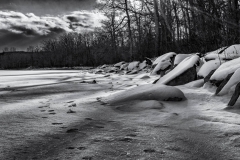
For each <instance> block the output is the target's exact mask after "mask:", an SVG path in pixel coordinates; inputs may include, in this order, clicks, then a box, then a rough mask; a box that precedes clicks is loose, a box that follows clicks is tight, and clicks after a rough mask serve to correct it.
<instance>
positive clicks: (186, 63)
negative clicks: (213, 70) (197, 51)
mask: <svg viewBox="0 0 240 160" xmlns="http://www.w3.org/2000/svg"><path fill="white" fill-rule="evenodd" d="M198 61H199V56H197V55H193V56H190V57H187V58H185V59H184V60H183V61H182V62H181V63H179V64H178V65H177V66H176V67H175V68H174V69H173V70H171V71H170V72H169V73H168V74H166V75H164V76H163V77H161V78H160V79H159V81H158V82H157V84H166V85H171V86H175V85H183V84H186V83H189V82H191V81H194V80H196V76H197V73H196V67H195V65H196V64H197V63H198Z"/></svg>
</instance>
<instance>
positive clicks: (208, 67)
mask: <svg viewBox="0 0 240 160" xmlns="http://www.w3.org/2000/svg"><path fill="white" fill-rule="evenodd" d="M222 63H223V62H221V61H220V60H219V59H216V60H211V61H208V62H205V63H204V64H203V65H202V67H201V68H200V70H199V71H198V76H199V77H203V78H205V77H206V76H207V75H208V74H209V73H210V72H211V71H212V70H216V69H217V68H218V67H219V66H220V65H221V64H222Z"/></svg>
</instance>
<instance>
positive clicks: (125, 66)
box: [120, 63, 128, 70]
mask: <svg viewBox="0 0 240 160" xmlns="http://www.w3.org/2000/svg"><path fill="white" fill-rule="evenodd" d="M127 67H128V63H124V64H122V65H121V67H120V70H125V69H126V68H127Z"/></svg>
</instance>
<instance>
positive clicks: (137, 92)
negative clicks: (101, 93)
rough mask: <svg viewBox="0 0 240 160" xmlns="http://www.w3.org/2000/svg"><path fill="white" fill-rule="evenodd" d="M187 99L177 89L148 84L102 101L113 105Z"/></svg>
mask: <svg viewBox="0 0 240 160" xmlns="http://www.w3.org/2000/svg"><path fill="white" fill-rule="evenodd" d="M185 99H186V97H185V95H184V93H183V92H182V91H181V90H180V89H178V88H176V87H172V86H166V85H161V84H146V85H142V86H138V87H135V88H132V89H129V90H126V91H122V92H119V93H116V94H113V95H110V96H108V97H106V98H103V99H101V101H102V102H104V103H108V104H110V105H113V104H121V103H126V102H129V101H135V100H157V101H181V100H185Z"/></svg>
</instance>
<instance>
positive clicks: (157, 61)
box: [152, 52, 177, 66]
mask: <svg viewBox="0 0 240 160" xmlns="http://www.w3.org/2000/svg"><path fill="white" fill-rule="evenodd" d="M176 55H177V54H176V53H175V52H169V53H166V54H164V55H162V56H160V57H158V58H157V59H156V60H155V61H154V62H153V64H152V65H153V66H155V65H157V64H158V63H160V62H162V61H165V60H171V58H172V57H174V56H176Z"/></svg>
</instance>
